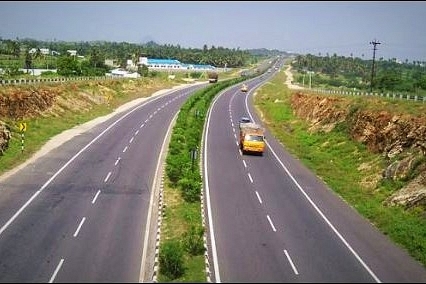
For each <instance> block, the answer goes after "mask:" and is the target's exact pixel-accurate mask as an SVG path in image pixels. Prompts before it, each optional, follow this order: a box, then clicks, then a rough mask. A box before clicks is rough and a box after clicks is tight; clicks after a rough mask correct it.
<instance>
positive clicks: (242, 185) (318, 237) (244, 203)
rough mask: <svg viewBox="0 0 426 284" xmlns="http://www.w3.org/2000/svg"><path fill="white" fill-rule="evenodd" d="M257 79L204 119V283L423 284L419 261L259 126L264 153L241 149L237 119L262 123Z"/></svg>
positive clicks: (225, 96) (219, 101) (231, 92)
mask: <svg viewBox="0 0 426 284" xmlns="http://www.w3.org/2000/svg"><path fill="white" fill-rule="evenodd" d="M268 76H269V75H268ZM266 79H267V76H265V75H264V78H263V79H262V78H256V79H253V80H250V81H249V82H248V86H249V91H248V92H247V93H243V92H241V91H240V86H235V87H232V88H230V89H228V90H226V91H224V92H222V93H221V94H220V96H218V97H217V98H216V100H215V101H214V102H213V104H212V107H211V110H210V113H209V116H208V118H207V126H206V130H205V136H204V143H203V164H202V168H203V175H204V177H203V178H204V187H205V200H206V208H207V209H206V213H205V214H206V216H205V217H206V220H207V223H208V231H209V232H208V243H209V245H208V250H209V251H208V259H209V266H210V271H211V274H212V276H211V278H212V281H213V282H255V283H259V282H324V283H331V282H425V281H426V270H425V269H424V268H423V266H422V265H421V264H419V263H418V262H416V261H415V260H413V259H412V258H411V257H410V256H409V255H408V254H407V253H406V252H405V251H403V250H402V249H400V248H399V247H397V246H396V245H394V244H393V243H392V242H391V241H390V240H389V239H388V238H387V237H386V236H385V235H383V234H382V233H380V232H379V231H378V230H377V229H376V228H375V227H374V226H372V225H371V224H370V223H369V222H368V221H367V220H365V219H364V218H362V217H361V216H360V215H359V214H358V213H357V212H356V211H355V210H354V209H353V208H351V207H350V206H349V205H348V204H347V203H345V202H344V201H343V200H342V199H341V198H339V197H338V196H337V195H336V194H335V193H333V191H332V190H331V189H329V188H328V187H327V186H326V184H324V183H323V182H322V181H321V179H319V178H318V177H316V176H315V175H314V174H312V173H311V172H310V171H309V170H308V169H307V168H306V167H304V166H303V165H302V164H301V162H300V161H298V160H297V159H296V158H294V157H293V156H292V155H290V154H289V153H288V152H287V151H286V149H285V146H283V145H281V144H280V143H279V142H278V141H277V140H276V139H275V138H274V137H273V136H272V135H271V134H270V133H269V132H268V131H267V132H266V139H267V149H266V151H265V153H264V155H263V156H252V155H242V154H241V151H240V150H239V147H238V121H239V119H240V118H241V117H242V116H248V117H250V118H251V119H252V120H253V121H254V122H257V123H262V122H261V120H260V119H259V117H258V116H257V115H256V112H255V111H254V108H253V105H252V103H251V102H252V99H253V95H254V93H255V92H256V88H257V87H259V86H261V85H262V84H263V83H264V81H263V80H266ZM330 170H332V169H330Z"/></svg>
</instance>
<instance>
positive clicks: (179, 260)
mask: <svg viewBox="0 0 426 284" xmlns="http://www.w3.org/2000/svg"><path fill="white" fill-rule="evenodd" d="M183 254H184V251H183V248H182V245H181V243H180V242H179V240H168V241H165V242H164V244H163V245H162V248H161V250H160V273H161V274H163V275H165V276H167V277H168V278H170V279H176V278H179V277H180V276H182V275H183V273H184V272H185V269H184V265H183V262H184V261H183Z"/></svg>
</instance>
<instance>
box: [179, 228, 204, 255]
mask: <svg viewBox="0 0 426 284" xmlns="http://www.w3.org/2000/svg"><path fill="white" fill-rule="evenodd" d="M203 236H204V228H203V227H202V226H200V225H198V226H197V225H191V227H190V229H189V231H188V232H186V233H185V234H184V239H183V241H184V245H185V249H186V251H187V252H189V253H190V254H191V255H193V256H195V255H201V254H203V253H204V251H205V248H204V239H203Z"/></svg>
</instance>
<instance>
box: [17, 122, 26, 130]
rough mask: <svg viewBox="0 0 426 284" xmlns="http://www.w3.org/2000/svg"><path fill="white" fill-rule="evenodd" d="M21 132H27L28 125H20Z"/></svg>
mask: <svg viewBox="0 0 426 284" xmlns="http://www.w3.org/2000/svg"><path fill="white" fill-rule="evenodd" d="M19 131H21V132H25V131H27V123H25V122H24V123H19Z"/></svg>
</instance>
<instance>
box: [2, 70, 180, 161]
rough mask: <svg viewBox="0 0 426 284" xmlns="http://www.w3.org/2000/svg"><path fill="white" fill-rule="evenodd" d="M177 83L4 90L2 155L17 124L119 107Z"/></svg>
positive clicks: (125, 82) (108, 83) (113, 82)
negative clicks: (104, 106)
mask: <svg viewBox="0 0 426 284" xmlns="http://www.w3.org/2000/svg"><path fill="white" fill-rule="evenodd" d="M176 84H177V83H176V82H165V81H164V80H161V79H153V78H151V79H148V78H147V79H146V80H145V79H139V80H100V81H81V82H66V83H61V84H43V85H15V86H14V85H11V86H1V87H0V155H2V154H3V153H4V152H5V151H7V149H8V145H9V141H10V139H11V137H12V135H13V133H15V134H16V133H17V132H18V131H17V129H16V125H17V124H18V123H19V122H20V121H23V120H24V119H30V118H34V117H40V116H44V117H46V116H49V117H50V116H52V117H58V116H61V114H63V113H64V112H67V111H68V112H69V111H71V112H85V111H89V110H90V109H92V108H93V107H94V106H96V105H100V104H105V105H110V106H111V107H116V106H119V105H120V104H121V103H124V102H125V101H126V100H127V101H128V100H132V99H135V98H139V97H146V96H149V95H150V94H152V93H154V92H155V91H157V90H160V89H165V88H169V87H171V86H173V85H176Z"/></svg>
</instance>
